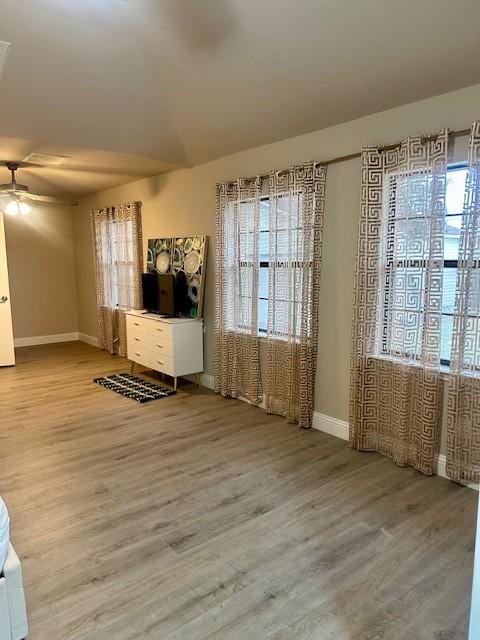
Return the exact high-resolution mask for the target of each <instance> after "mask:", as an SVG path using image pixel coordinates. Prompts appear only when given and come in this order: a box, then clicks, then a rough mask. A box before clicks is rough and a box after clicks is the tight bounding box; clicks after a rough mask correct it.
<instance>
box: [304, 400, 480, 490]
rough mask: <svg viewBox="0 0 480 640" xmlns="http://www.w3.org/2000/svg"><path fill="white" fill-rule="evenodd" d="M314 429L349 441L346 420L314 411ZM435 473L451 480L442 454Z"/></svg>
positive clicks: (473, 485)
mask: <svg viewBox="0 0 480 640" xmlns="http://www.w3.org/2000/svg"><path fill="white" fill-rule="evenodd" d="M312 427H313V428H314V429H317V430H318V431H323V432H324V433H328V434H329V435H331V436H335V437H336V438H340V439H341V440H348V422H346V421H345V420H339V419H338V418H332V416H327V415H325V414H324V413H319V412H318V411H314V413H313V420H312ZM435 473H436V475H437V476H440V477H441V478H446V479H447V480H449V477H448V476H447V459H446V457H445V455H444V454H443V453H440V454H439V455H438V456H437V458H436V460H435ZM465 485H466V486H467V487H470V489H474V490H475V491H479V485H478V484H474V483H472V482H467V483H465Z"/></svg>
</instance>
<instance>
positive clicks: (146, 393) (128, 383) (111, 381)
mask: <svg viewBox="0 0 480 640" xmlns="http://www.w3.org/2000/svg"><path fill="white" fill-rule="evenodd" d="M93 381H94V382H96V383H97V384H101V385H102V387H105V388H106V389H111V390H112V391H115V393H119V394H120V395H122V396H125V397H126V398H131V399H132V400H136V401H137V402H141V403H144V402H150V400H158V399H159V398H167V397H168V396H172V395H174V394H175V393H177V392H176V391H174V390H173V389H169V388H168V387H160V386H159V385H158V384H154V383H153V382H148V381H147V380H144V379H143V378H140V377H139V376H134V375H133V374H131V373H114V374H112V375H111V376H103V377H102V378H94V379H93Z"/></svg>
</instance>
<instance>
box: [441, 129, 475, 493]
mask: <svg viewBox="0 0 480 640" xmlns="http://www.w3.org/2000/svg"><path fill="white" fill-rule="evenodd" d="M446 457H447V474H448V475H449V476H450V477H451V478H452V479H454V480H457V481H475V482H478V481H480V123H479V122H475V123H474V124H473V126H472V131H471V134H470V144H469V153H468V166H467V178H466V188H465V198H464V206H463V216H462V226H461V231H460V249H459V255H458V267H457V286H456V296H455V312H454V323H453V344H452V356H451V363H450V376H449V383H448V421H447V453H446Z"/></svg>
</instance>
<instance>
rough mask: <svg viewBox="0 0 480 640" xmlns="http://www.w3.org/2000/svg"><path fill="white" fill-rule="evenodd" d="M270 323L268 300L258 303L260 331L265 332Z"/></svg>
mask: <svg viewBox="0 0 480 640" xmlns="http://www.w3.org/2000/svg"><path fill="white" fill-rule="evenodd" d="M267 321H268V300H259V301H258V330H259V331H262V332H265V331H266V330H267Z"/></svg>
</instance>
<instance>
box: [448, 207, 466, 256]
mask: <svg viewBox="0 0 480 640" xmlns="http://www.w3.org/2000/svg"><path fill="white" fill-rule="evenodd" d="M462 217H463V216H461V215H460V216H447V217H446V219H445V243H444V255H445V260H458V248H459V246H460V229H461V228H462Z"/></svg>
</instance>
